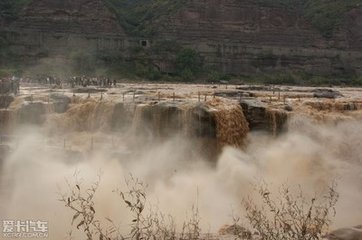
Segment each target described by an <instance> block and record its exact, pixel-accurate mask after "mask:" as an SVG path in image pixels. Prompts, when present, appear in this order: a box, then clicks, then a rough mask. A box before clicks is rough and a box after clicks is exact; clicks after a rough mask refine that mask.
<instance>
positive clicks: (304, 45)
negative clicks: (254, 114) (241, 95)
mask: <svg viewBox="0 0 362 240" xmlns="http://www.w3.org/2000/svg"><path fill="white" fill-rule="evenodd" d="M108 2H109V1H105V0H75V1H70V0H67V1H58V0H37V1H31V2H30V4H28V5H27V7H26V8H25V9H24V11H23V12H22V13H21V14H19V18H18V19H17V20H15V21H13V22H12V23H11V24H8V25H6V26H5V27H3V28H2V31H3V32H4V31H5V34H4V35H6V36H7V39H8V40H9V41H10V43H11V45H12V48H13V50H14V51H15V52H17V53H18V54H19V55H31V56H32V57H35V58H40V57H42V56H44V55H46V56H51V55H52V54H55V53H56V54H64V52H66V51H67V50H69V49H70V48H71V49H84V50H104V49H106V50H110V51H112V52H113V53H118V54H120V55H122V56H124V57H129V55H130V53H129V50H130V49H133V48H134V47H143V48H150V47H152V46H154V45H157V44H159V45H160V44H161V45H162V42H164V41H166V40H167V41H171V42H174V43H175V44H176V43H177V44H180V45H183V46H189V47H191V48H194V49H195V50H196V51H198V52H200V54H201V55H202V57H203V59H204V64H205V65H208V66H212V67H213V69H216V70H217V71H220V72H222V73H226V74H236V75H240V74H242V75H245V74H246V75H248V74H256V73H260V72H266V73H272V72H276V71H279V72H306V73H310V74H323V75H329V74H337V75H344V74H349V75H361V74H362V69H361V66H362V26H361V22H362V8H361V7H358V5H356V7H354V8H353V9H352V10H349V11H347V12H346V13H344V15H343V24H340V25H339V26H338V27H337V28H336V29H335V30H334V31H333V35H332V37H329V38H326V37H325V36H323V34H322V33H321V32H320V31H319V30H318V29H317V28H316V27H315V26H314V25H312V24H311V22H310V21H309V20H308V19H307V18H306V17H305V16H304V15H303V14H301V13H300V12H299V11H296V10H293V9H284V8H281V7H280V6H277V5H268V4H261V3H260V2H262V1H259V0H187V1H184V3H183V4H182V7H179V8H178V9H177V10H176V11H175V10H174V9H173V10H172V11H171V10H169V12H168V13H167V11H162V14H160V16H158V17H155V16H154V15H155V13H156V12H158V11H160V12H161V10H157V8H156V10H154V12H152V8H154V6H155V5H157V4H160V5H162V4H164V3H159V2H157V1H148V2H147V1H145V2H142V1H141V3H139V2H137V3H138V5H137V4H136V6H134V8H136V9H140V8H141V7H142V6H143V7H144V8H145V10H144V12H142V11H141V13H139V12H138V14H139V16H138V15H137V16H138V17H137V18H138V24H140V23H139V22H142V21H143V22H142V27H143V28H147V27H148V28H150V29H152V34H148V35H143V36H142V35H141V37H140V35H135V34H134V32H132V31H130V30H129V29H126V30H125V29H124V26H128V25H130V24H134V23H132V22H130V20H128V21H127V19H126V20H125V17H123V18H122V13H121V16H120V15H119V12H118V15H117V11H114V9H112V8H110V7H109V4H107V3H108ZM123 2H127V1H123ZM150 2H152V4H153V5H150V9H147V6H148V5H147V4H150ZM127 4H128V5H127ZM127 4H126V3H125V4H124V5H120V6H118V8H120V7H123V6H125V7H126V6H129V5H130V3H128V2H127ZM142 4H143V5H142ZM164 5H165V4H164ZM151 6H152V8H151ZM164 8H165V9H166V10H167V9H171V7H170V6H168V5H165V7H164ZM165 9H163V10H165ZM125 11H128V10H127V8H126V10H123V14H125V13H124V12H125ZM142 14H143V15H142ZM149 16H152V17H149ZM122 22H123V23H124V24H122ZM127 24H128V25H127ZM152 59H153V60H155V61H156V62H157V64H156V65H159V66H165V65H170V63H169V61H170V60H169V58H166V59H167V60H163V62H162V58H161V60H160V57H159V56H157V55H155V54H154V53H153V55H152V56H151V60H152ZM159 69H161V70H162V67H159Z"/></svg>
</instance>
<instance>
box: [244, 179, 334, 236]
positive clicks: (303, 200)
mask: <svg viewBox="0 0 362 240" xmlns="http://www.w3.org/2000/svg"><path fill="white" fill-rule="evenodd" d="M256 190H257V192H258V195H259V196H260V197H261V200H262V203H261V204H260V205H258V204H257V203H255V199H251V198H248V199H245V200H243V202H242V204H243V206H244V207H245V210H246V219H247V220H248V223H249V225H250V229H251V230H250V231H251V232H253V233H255V234H254V235H255V236H257V238H258V239H261V240H269V239H273V240H276V239H278V240H283V239H285V240H289V239H290V240H292V239H293V240H295V239H297V240H317V239H322V238H323V236H324V235H325V233H326V232H327V231H328V228H329V226H330V224H331V218H332V217H334V216H335V206H336V203H337V201H338V198H339V194H338V193H337V192H336V184H332V185H331V186H330V187H329V188H328V191H327V192H326V193H325V194H321V195H320V196H316V197H314V198H311V199H308V197H306V195H305V194H304V193H303V191H302V190H301V188H299V189H298V191H297V193H296V194H295V193H293V191H291V188H290V187H288V186H282V187H281V189H280V196H279V197H273V196H272V194H271V192H270V190H269V187H268V185H267V184H265V183H264V184H260V185H259V186H258V187H257V189H256Z"/></svg>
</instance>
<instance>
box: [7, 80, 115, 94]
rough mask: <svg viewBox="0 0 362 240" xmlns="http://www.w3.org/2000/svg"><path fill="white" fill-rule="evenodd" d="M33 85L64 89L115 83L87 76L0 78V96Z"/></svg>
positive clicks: (106, 85) (107, 85)
mask: <svg viewBox="0 0 362 240" xmlns="http://www.w3.org/2000/svg"><path fill="white" fill-rule="evenodd" d="M29 83H35V84H40V85H45V86H49V87H51V88H64V87H71V88H76V87H88V86H97V87H116V85H117V81H116V80H115V79H113V80H112V79H111V78H109V77H88V76H73V77H68V78H60V77H56V76H37V77H34V78H29V77H25V78H18V77H15V76H13V77H6V78H0V94H9V93H14V94H15V95H16V94H17V93H18V92H19V89H20V84H29Z"/></svg>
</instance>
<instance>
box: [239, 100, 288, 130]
mask: <svg viewBox="0 0 362 240" xmlns="http://www.w3.org/2000/svg"><path fill="white" fill-rule="evenodd" d="M240 105H241V107H242V108H243V112H244V115H245V117H246V119H247V121H248V122H249V127H250V130H252V131H266V132H271V133H273V134H279V133H281V132H282V131H283V130H284V127H285V125H286V123H287V121H288V114H287V113H286V112H285V111H283V110H278V109H269V108H268V107H267V106H266V105H265V104H263V103H262V102H260V101H259V100H257V99H249V100H242V101H241V102H240Z"/></svg>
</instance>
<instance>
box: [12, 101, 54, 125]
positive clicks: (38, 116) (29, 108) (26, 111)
mask: <svg viewBox="0 0 362 240" xmlns="http://www.w3.org/2000/svg"><path fill="white" fill-rule="evenodd" d="M46 113H47V105H46V103H42V102H33V103H29V102H26V103H24V104H23V105H22V106H21V108H20V109H18V110H17V112H16V121H17V123H19V124H31V125H41V124H43V123H44V122H45V119H46Z"/></svg>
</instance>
